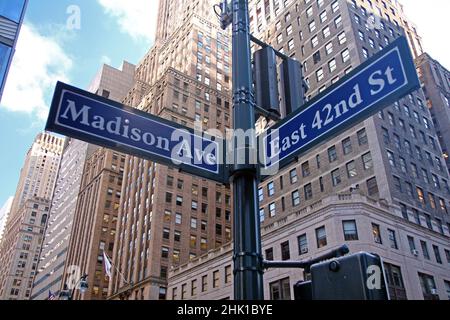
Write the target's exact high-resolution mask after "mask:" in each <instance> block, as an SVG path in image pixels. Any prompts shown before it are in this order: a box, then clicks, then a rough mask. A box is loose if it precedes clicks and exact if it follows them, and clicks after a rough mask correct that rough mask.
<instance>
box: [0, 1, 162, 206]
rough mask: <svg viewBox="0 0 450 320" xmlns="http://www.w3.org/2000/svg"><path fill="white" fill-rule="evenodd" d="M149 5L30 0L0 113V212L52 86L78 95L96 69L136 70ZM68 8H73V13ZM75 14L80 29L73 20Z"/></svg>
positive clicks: (147, 32) (152, 5) (146, 42)
mask: <svg viewBox="0 0 450 320" xmlns="http://www.w3.org/2000/svg"><path fill="white" fill-rule="evenodd" d="M157 4H158V1H157V0H58V1H55V0H30V2H29V5H28V9H27V12H26V17H25V23H24V26H23V29H22V32H21V35H20V38H19V43H18V47H17V52H16V55H15V58H14V62H13V65H12V67H11V71H10V74H9V77H8V82H7V85H6V88H5V93H4V96H3V99H2V105H1V106H0V124H1V125H0V137H1V138H0V150H4V153H3V157H1V158H0V168H2V169H1V170H0V181H1V183H0V207H1V205H2V204H3V203H4V202H5V201H6V200H7V198H8V197H9V196H11V195H14V192H15V188H16V184H17V180H18V177H19V174H20V169H21V167H22V164H23V160H24V156H25V154H26V153H27V151H28V149H29V147H30V146H31V144H32V142H33V139H34V137H35V136H36V134H37V133H38V132H40V131H42V130H43V129H44V126H45V118H46V116H47V110H48V104H49V102H50V101H51V96H52V93H53V89H54V84H55V82H56V81H57V80H64V81H67V82H69V83H70V84H73V85H75V86H78V87H81V88H86V87H87V86H88V85H89V83H90V81H91V80H92V78H93V77H94V75H95V74H96V72H97V71H98V70H99V68H100V67H101V64H102V63H104V62H106V63H108V64H111V65H113V66H115V67H120V66H121V63H122V61H123V60H127V61H129V62H131V63H135V64H136V63H138V62H139V60H140V59H141V58H142V57H143V56H144V54H145V53H146V52H147V51H148V49H149V48H150V46H151V44H152V38H153V34H154V29H155V26H156V21H155V20H156V11H157ZM73 6H76V7H73ZM77 11H79V13H80V17H81V19H80V22H81V24H80V28H79V29H77V28H75V29H74V28H69V27H68V24H67V21H68V20H69V22H72V23H71V24H69V25H70V26H72V27H73V26H75V27H76V23H75V24H74V23H73V22H74V21H75V22H76V21H77V20H76V19H70V18H73V17H74V16H73V13H76V12H77Z"/></svg>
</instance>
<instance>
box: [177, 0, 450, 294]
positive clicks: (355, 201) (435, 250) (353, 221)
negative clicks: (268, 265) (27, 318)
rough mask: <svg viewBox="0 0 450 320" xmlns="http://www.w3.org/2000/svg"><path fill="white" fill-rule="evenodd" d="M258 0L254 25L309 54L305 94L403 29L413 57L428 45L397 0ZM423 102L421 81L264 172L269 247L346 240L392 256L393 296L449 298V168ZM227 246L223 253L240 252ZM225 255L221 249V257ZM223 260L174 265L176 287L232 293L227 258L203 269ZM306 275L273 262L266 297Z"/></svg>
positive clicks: (281, 255) (302, 248)
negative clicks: (296, 156) (226, 279)
mask: <svg viewBox="0 0 450 320" xmlns="http://www.w3.org/2000/svg"><path fill="white" fill-rule="evenodd" d="M250 7H251V13H250V19H251V30H252V33H253V34H254V35H255V36H256V37H257V38H259V39H261V40H263V41H265V42H267V43H269V44H271V45H272V46H273V47H274V48H275V49H277V50H279V51H281V52H283V53H284V54H285V55H287V56H289V57H292V58H295V59H297V60H299V61H301V62H302V64H303V73H304V77H305V80H306V82H307V83H308V84H309V87H310V88H309V91H308V94H307V95H308V99H313V98H314V97H315V96H317V95H318V94H319V93H321V92H323V91H324V90H325V89H326V88H328V87H330V86H332V85H333V84H334V83H336V82H337V81H339V79H341V78H342V77H343V76H345V75H346V74H348V73H349V72H351V71H352V70H353V68H355V67H357V66H358V65H360V64H361V63H363V62H364V61H366V60H367V59H368V58H369V57H370V56H372V55H373V54H374V53H376V52H378V51H379V50H381V49H382V48H384V47H385V46H386V45H388V44H389V43H391V42H392V41H393V40H394V39H395V38H397V37H398V36H400V35H405V36H406V37H407V38H408V40H409V43H410V46H411V49H412V52H413V55H414V56H415V57H418V56H419V55H421V54H422V49H421V44H420V37H419V36H418V35H417V32H416V30H415V29H414V27H413V25H412V24H411V23H410V22H409V21H408V19H407V18H406V17H405V15H404V13H403V8H402V6H401V5H400V4H399V3H398V2H397V1H366V0H364V1H362V0H361V1H360V0H351V1H346V0H305V1H292V0H291V1H289V0H288V1H277V0H274V1H270V0H259V1H258V0H254V1H250ZM253 49H254V50H257V49H258V46H257V45H254V46H253ZM425 101H426V99H425V96H424V93H423V91H422V90H417V91H416V92H413V93H411V94H410V95H408V96H406V97H405V98H403V99H400V100H399V101H398V102H397V103H395V104H394V105H392V106H390V107H388V108H386V109H385V110H384V111H382V112H380V113H379V114H378V115H376V116H374V117H372V118H370V119H368V120H367V121H364V122H362V123H360V124H359V125H357V126H355V127H354V128H352V129H350V130H348V131H347V132H345V133H343V134H341V135H339V136H336V137H333V138H331V139H330V140H329V141H327V142H326V143H323V144H322V145H320V146H318V147H316V148H315V149H313V150H311V151H310V152H308V153H306V154H305V155H303V156H301V157H300V158H299V159H298V161H297V162H296V163H293V164H292V165H291V166H289V167H286V168H284V169H283V170H281V171H280V172H279V174H278V175H276V176H273V177H272V178H270V179H268V180H266V181H265V182H264V183H262V184H261V185H260V189H259V201H260V217H261V222H262V234H263V246H264V252H265V256H266V258H267V259H275V260H291V259H292V260H302V259H306V260H307V259H309V258H311V257H315V256H318V255H321V254H323V253H326V252H328V251H330V250H332V249H335V248H337V247H338V246H340V245H342V244H343V243H348V244H349V246H350V249H351V251H352V252H357V251H360V250H364V251H369V252H376V253H378V254H380V255H381V256H382V257H383V258H384V260H385V263H386V271H387V279H388V282H389V289H390V292H391V295H392V298H394V299H404V298H409V299H436V298H438V297H441V298H444V297H445V293H446V290H448V289H446V288H450V285H449V284H450V279H449V276H448V275H449V267H448V263H446V262H445V261H444V259H443V257H445V259H446V260H447V262H448V261H450V260H449V259H450V248H449V245H448V243H449V241H448V240H449V237H450V224H449V217H448V210H449V209H448V208H449V205H450V203H449V199H450V196H449V195H450V189H449V184H448V182H449V176H448V172H447V170H446V169H445V168H444V165H443V158H442V150H441V148H440V146H439V143H438V139H437V135H436V128H435V126H434V125H433V122H432V120H431V119H432V117H431V114H430V112H429V110H428V108H427V107H426V104H425ZM266 125H267V124H266V123H262V126H263V127H264V126H266ZM361 195H362V196H364V197H365V198H367V200H363V199H364V197H363V198H360V196H361ZM365 202H368V203H372V204H377V203H378V204H377V206H379V207H380V208H383V210H381V211H380V210H375V211H373V210H372V209H371V208H370V206H369V207H368V206H366V205H364V203H365ZM336 208H338V209H336ZM382 212H385V213H382ZM229 254H230V256H229V257H228V258H227V259H228V260H224V261H231V252H230V253H229ZM224 256H225V254H224V253H223V252H219V254H217V259H224ZM214 263H215V261H208V259H206V257H201V258H200V259H198V260H196V261H195V263H192V264H191V265H184V266H182V267H180V268H179V269H177V270H176V271H175V272H174V273H172V274H171V278H170V280H169V282H172V280H173V281H174V283H173V284H172V283H169V287H170V289H171V290H170V293H169V297H171V298H173V297H174V296H175V298H176V299H179V298H180V297H182V296H184V297H186V298H189V297H191V295H189V288H192V284H191V281H194V280H196V281H197V282H196V283H197V284H198V283H200V281H203V279H205V281H206V282H205V286H204V287H205V289H206V290H205V291H201V292H200V291H197V295H196V296H195V297H196V298H199V299H201V298H202V297H205V296H207V292H209V294H211V293H213V294H214V296H216V297H227V296H228V297H230V293H226V292H225V293H220V292H219V291H218V290H219V288H220V286H224V285H228V286H229V285H230V283H229V282H228V284H226V282H224V281H222V279H223V277H222V276H221V274H222V270H221V269H224V270H225V267H226V265H223V266H222V268H221V269H219V268H218V270H217V271H216V270H215V269H213V270H211V269H208V270H206V269H207V268H208V266H211V265H214ZM224 263H225V262H224ZM201 268H204V269H201ZM189 272H193V273H192V278H191V279H189V281H187V278H188V277H186V276H188V275H189ZM214 272H216V273H215V274H214ZM194 274H195V277H194ZM305 276H306V275H304V274H303V273H302V272H301V271H299V270H292V271H291V270H273V271H269V272H267V273H266V275H265V293H266V298H267V299H291V298H292V297H293V285H294V284H295V283H296V282H297V281H299V280H302V279H304V278H305ZM211 280H212V282H213V284H212V286H211V283H210V282H211ZM208 281H209V282H208ZM214 283H215V284H214ZM183 288H184V289H186V290H187V291H184V290H183ZM183 292H187V294H184V295H183V294H182V293H183ZM210 296H211V295H210Z"/></svg>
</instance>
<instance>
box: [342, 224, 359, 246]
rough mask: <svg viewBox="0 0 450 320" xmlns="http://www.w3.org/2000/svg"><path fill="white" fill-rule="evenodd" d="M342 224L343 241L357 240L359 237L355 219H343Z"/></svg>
mask: <svg viewBox="0 0 450 320" xmlns="http://www.w3.org/2000/svg"><path fill="white" fill-rule="evenodd" d="M342 225H343V228H344V239H345V241H357V240H358V239H359V238H358V229H357V227H356V221H355V220H350V221H343V222H342Z"/></svg>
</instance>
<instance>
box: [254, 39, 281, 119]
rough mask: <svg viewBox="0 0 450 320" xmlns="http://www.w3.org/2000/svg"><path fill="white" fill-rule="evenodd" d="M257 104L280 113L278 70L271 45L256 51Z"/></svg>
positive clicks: (269, 110)
mask: <svg viewBox="0 0 450 320" xmlns="http://www.w3.org/2000/svg"><path fill="white" fill-rule="evenodd" d="M253 59H254V73H255V76H254V79H255V93H256V105H257V106H258V107H260V108H263V109H265V110H266V111H268V112H272V113H275V114H277V115H280V102H279V93H278V72H277V60H276V55H275V51H274V49H273V48H271V47H265V48H262V49H260V50H258V51H256V52H255V53H254V57H253Z"/></svg>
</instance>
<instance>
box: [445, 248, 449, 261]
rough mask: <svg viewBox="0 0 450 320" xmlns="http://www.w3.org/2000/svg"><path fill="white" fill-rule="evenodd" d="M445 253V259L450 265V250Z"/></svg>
mask: <svg viewBox="0 0 450 320" xmlns="http://www.w3.org/2000/svg"><path fill="white" fill-rule="evenodd" d="M444 251H445V257H446V259H447V262H448V263H450V250H444Z"/></svg>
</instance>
